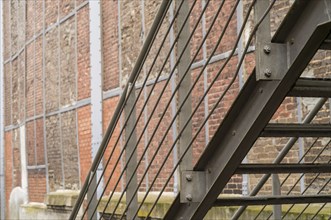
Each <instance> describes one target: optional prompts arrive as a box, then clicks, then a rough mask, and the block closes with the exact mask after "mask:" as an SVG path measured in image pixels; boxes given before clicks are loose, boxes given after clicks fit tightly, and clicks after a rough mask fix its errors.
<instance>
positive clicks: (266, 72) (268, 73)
mask: <svg viewBox="0 0 331 220" xmlns="http://www.w3.org/2000/svg"><path fill="white" fill-rule="evenodd" d="M264 75H265V76H266V77H268V78H269V77H270V76H271V70H270V69H265V70H264Z"/></svg>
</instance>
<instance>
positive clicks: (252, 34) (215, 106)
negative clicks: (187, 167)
mask: <svg viewBox="0 0 331 220" xmlns="http://www.w3.org/2000/svg"><path fill="white" fill-rule="evenodd" d="M237 3H238V2H237ZM274 3H275V0H274V1H273V2H272V3H271V4H270V6H269V7H268V9H267V10H266V11H265V14H264V15H263V16H262V17H261V19H260V20H259V21H258V22H257V24H256V25H255V27H254V29H253V31H252V33H251V34H250V36H249V39H248V43H247V45H246V47H245V49H244V53H243V56H242V57H241V58H240V61H239V62H238V68H237V69H236V72H235V74H234V77H233V78H232V80H231V81H230V83H229V85H228V86H227V88H226V89H225V91H224V92H223V94H222V95H221V96H220V98H219V99H218V100H217V102H216V103H215V105H214V106H213V108H212V109H211V112H210V113H209V115H208V116H207V117H206V118H205V120H204V121H203V123H202V125H201V126H200V127H199V129H198V131H197V132H196V133H195V135H194V137H193V138H192V141H191V142H190V144H189V145H188V146H187V147H186V150H185V151H184V152H183V154H182V155H181V157H180V158H179V162H178V163H177V164H176V166H175V168H174V169H173V170H172V172H171V174H170V176H169V177H168V179H167V180H166V182H165V184H164V186H163V188H162V190H161V191H160V193H159V195H158V196H157V198H156V200H155V202H154V203H153V206H152V207H151V209H150V211H149V213H148V215H147V218H148V217H149V216H150V215H151V213H152V211H153V209H154V208H155V206H156V204H157V202H158V200H159V199H160V197H161V195H162V193H163V192H164V190H165V188H166V186H167V185H168V183H169V181H170V179H171V176H172V175H173V174H174V171H175V169H176V168H177V166H179V163H180V161H181V160H182V158H183V157H184V156H185V154H186V153H187V151H188V150H189V148H190V146H191V145H192V144H193V142H194V140H195V139H196V138H197V136H198V135H199V133H200V132H201V130H202V128H203V127H204V125H205V124H206V122H207V121H208V119H209V118H210V116H211V115H212V114H213V112H214V111H215V109H216V108H217V106H218V104H219V103H220V101H221V100H223V98H224V96H225V95H226V94H227V92H228V91H229V89H230V88H231V86H232V85H233V83H234V82H235V80H236V78H237V76H238V73H239V69H240V67H241V65H242V63H243V61H244V58H245V54H246V52H247V50H248V48H249V44H250V42H251V41H252V38H253V36H254V35H255V33H256V30H257V28H258V27H259V25H260V24H261V22H262V20H263V19H264V17H265V16H266V15H267V14H268V13H269V12H270V10H271V8H272V6H273V5H274ZM254 4H255V1H253V3H252V4H251V7H250V8H249V10H248V11H249V12H248V15H247V16H246V18H245V21H244V25H243V27H242V29H241V34H242V32H243V30H244V27H245V26H246V23H247V20H248V17H249V14H250V11H251V9H252V7H253V5H254ZM241 34H240V36H241ZM240 36H238V38H237V40H236V43H235V45H234V48H233V50H232V51H231V53H230V55H229V57H228V59H227V60H226V61H225V63H224V64H223V66H222V67H221V68H220V70H219V71H218V73H217V74H216V77H215V78H214V80H213V81H212V83H211V84H210V86H209V87H208V89H207V92H206V93H205V94H204V96H205V95H206V94H207V93H208V91H209V90H210V88H211V86H212V85H213V83H215V82H216V80H217V78H218V77H219V75H220V74H221V72H222V71H223V70H224V68H225V66H226V64H227V63H228V62H229V61H230V59H231V58H232V56H233V55H234V53H235V51H236V47H237V45H238V42H239V39H240ZM211 56H212V55H211ZM206 65H208V62H207V63H206ZM206 65H205V66H206ZM202 71H203V70H202ZM201 73H202V72H200V74H201ZM204 96H203V97H201V99H200V102H199V104H198V106H199V105H200V104H201V103H202V102H203V100H204ZM196 110H197V108H195V110H194V112H193V113H192V114H191V117H190V119H191V118H192V117H193V115H194V114H195V112H196ZM190 119H189V120H190ZM187 124H188V123H186V125H187ZM186 125H185V126H186ZM185 126H184V128H185ZM182 131H183V130H182ZM182 131H181V133H182ZM181 133H180V134H179V136H180V135H181ZM177 140H178V138H177ZM168 157H169V154H168V155H167V156H166V158H165V160H167V158H168ZM164 162H165V161H164ZM163 165H164V163H163V164H162V166H163ZM160 171H161V168H160V169H159V172H158V173H157V175H159V173H160ZM146 197H147V194H146V195H145V197H144V199H145V198H146ZM143 201H144V200H143ZM143 201H142V202H143ZM136 214H137V213H136Z"/></svg>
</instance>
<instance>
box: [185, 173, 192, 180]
mask: <svg viewBox="0 0 331 220" xmlns="http://www.w3.org/2000/svg"><path fill="white" fill-rule="evenodd" d="M186 180H187V181H188V182H191V181H192V175H190V174H187V175H186Z"/></svg>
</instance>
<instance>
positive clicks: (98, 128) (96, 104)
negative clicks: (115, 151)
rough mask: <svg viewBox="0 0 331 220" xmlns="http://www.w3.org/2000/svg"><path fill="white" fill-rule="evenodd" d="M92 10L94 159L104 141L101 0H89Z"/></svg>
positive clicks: (89, 216)
mask: <svg viewBox="0 0 331 220" xmlns="http://www.w3.org/2000/svg"><path fill="white" fill-rule="evenodd" d="M89 10H90V14H89V16H90V19H89V20H90V75H91V126H92V127H91V133H92V146H91V150H92V152H91V154H92V160H94V159H95V156H96V154H97V151H98V149H99V146H100V144H101V141H102V27H101V25H102V23H101V21H102V20H101V1H100V0H89ZM101 173H102V165H101V164H100V165H99V167H98V169H97V174H96V176H95V177H94V179H93V180H92V185H91V186H92V187H91V188H90V189H89V191H88V193H87V197H88V199H89V198H90V196H91V194H92V190H93V189H94V187H96V183H97V180H99V179H100V178H102V176H101ZM102 189H103V186H102V181H101V182H100V185H99V187H98V188H97V193H96V195H94V196H93V199H92V205H91V207H90V210H88V218H89V219H97V218H98V216H97V214H96V213H94V215H92V213H93V211H91V210H92V209H93V208H94V207H95V205H96V202H97V199H99V197H100V195H101V193H102Z"/></svg>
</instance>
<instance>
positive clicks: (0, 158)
mask: <svg viewBox="0 0 331 220" xmlns="http://www.w3.org/2000/svg"><path fill="white" fill-rule="evenodd" d="M2 3H3V1H0V25H1V27H0V218H1V219H5V208H6V202H5V201H6V200H5V199H6V198H5V193H6V190H5V167H4V160H5V156H4V123H3V120H4V114H3V113H4V108H3V97H4V96H3V92H4V89H3V85H4V83H3V78H4V73H3V61H4V59H3V49H2V48H3V45H4V44H3V27H4V23H3V20H2V15H3V13H2V12H3V4H2Z"/></svg>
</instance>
